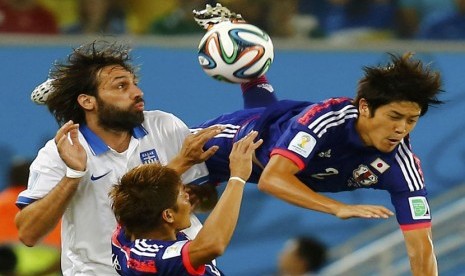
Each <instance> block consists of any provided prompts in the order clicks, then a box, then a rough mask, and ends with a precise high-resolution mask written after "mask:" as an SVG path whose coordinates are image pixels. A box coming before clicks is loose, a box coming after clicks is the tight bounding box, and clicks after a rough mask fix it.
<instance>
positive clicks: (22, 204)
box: [16, 196, 37, 209]
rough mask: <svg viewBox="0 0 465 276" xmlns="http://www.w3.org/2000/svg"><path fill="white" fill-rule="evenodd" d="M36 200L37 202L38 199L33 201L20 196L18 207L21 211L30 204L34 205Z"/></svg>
mask: <svg viewBox="0 0 465 276" xmlns="http://www.w3.org/2000/svg"><path fill="white" fill-rule="evenodd" d="M36 200H37V199H32V198H28V197H24V196H20V197H18V199H17V200H16V206H17V207H18V208H19V209H23V208H24V207H26V206H28V205H29V204H31V203H34V202H35V201H36Z"/></svg>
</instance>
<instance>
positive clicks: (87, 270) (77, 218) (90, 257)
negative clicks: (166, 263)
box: [17, 111, 208, 276]
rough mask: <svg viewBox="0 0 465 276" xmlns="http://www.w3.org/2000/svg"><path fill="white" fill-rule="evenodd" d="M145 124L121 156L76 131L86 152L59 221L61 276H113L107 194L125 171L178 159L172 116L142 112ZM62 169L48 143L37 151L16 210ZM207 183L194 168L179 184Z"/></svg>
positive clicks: (177, 126) (182, 132) (112, 224)
mask: <svg viewBox="0 0 465 276" xmlns="http://www.w3.org/2000/svg"><path fill="white" fill-rule="evenodd" d="M144 115H145V120H144V122H143V123H142V125H141V126H138V127H136V128H134V131H133V137H132V138H131V141H130V143H129V147H128V149H127V150H126V151H125V152H122V153H118V152H116V151H114V150H113V149H111V148H109V147H108V146H107V145H106V144H105V143H104V142H103V141H102V140H101V139H100V138H99V137H98V136H96V135H95V134H94V133H93V132H92V131H90V129H89V128H87V127H86V126H81V127H80V129H79V130H80V131H79V132H80V133H79V141H80V142H81V144H82V145H83V147H84V149H85V150H86V152H87V174H86V175H85V176H84V177H82V179H81V182H80V183H79V187H78V190H77V191H76V194H75V195H74V197H73V198H72V200H71V202H70V204H69V206H68V208H67V209H66V211H65V213H64V215H63V219H62V230H61V235H62V258H61V260H62V270H63V275H73V276H75V275H99V276H100V275H115V274H116V271H115V269H114V268H113V266H112V263H111V234H112V232H113V231H114V230H115V228H116V220H115V218H114V214H113V212H112V210H111V207H110V200H109V197H108V192H109V191H110V188H111V186H112V185H113V184H115V183H117V182H118V180H119V179H120V178H121V176H122V175H123V174H124V173H126V172H127V171H129V170H130V169H132V168H134V167H136V166H138V165H140V164H143V163H152V162H157V161H159V162H161V163H162V164H167V163H168V161H170V160H171V159H172V158H173V157H174V156H175V155H176V154H178V153H179V151H180V149H181V147H182V143H183V140H184V138H185V137H186V136H187V135H188V134H189V129H188V128H187V126H186V125H185V124H184V123H183V122H182V121H181V120H179V119H178V118H177V117H175V116H174V115H172V114H169V113H165V112H162V111H145V112H144ZM65 171H66V165H65V164H64V162H63V161H62V160H61V158H60V156H59V155H58V151H57V147H56V145H55V142H54V141H53V140H50V141H48V142H47V144H46V145H45V146H44V147H43V148H42V149H41V150H40V151H39V153H38V156H37V157H36V159H35V160H34V162H33V163H32V165H31V173H30V177H29V183H28V189H27V190H25V191H24V192H22V193H21V194H20V195H19V197H18V201H17V204H18V206H20V207H24V206H26V205H28V204H30V203H32V202H34V201H36V200H38V199H40V198H43V197H45V196H46V195H47V194H48V193H49V192H50V190H52V189H53V188H54V187H55V186H56V185H57V184H58V183H59V182H60V181H61V179H62V178H63V177H64V175H65ZM207 177H208V171H207V168H206V166H205V165H204V164H200V165H196V166H194V167H192V168H191V169H190V170H189V171H187V172H186V173H185V174H184V175H183V176H182V179H183V182H184V183H192V182H195V183H202V182H205V180H206V179H207ZM191 221H192V222H193V226H194V227H196V229H194V231H192V229H190V230H189V231H188V233H189V235H190V236H191V238H193V236H194V235H195V234H196V232H198V230H199V229H200V227H201V224H200V222H199V221H198V220H197V218H195V217H193V218H192V219H191Z"/></svg>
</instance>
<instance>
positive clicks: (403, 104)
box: [378, 101, 421, 117]
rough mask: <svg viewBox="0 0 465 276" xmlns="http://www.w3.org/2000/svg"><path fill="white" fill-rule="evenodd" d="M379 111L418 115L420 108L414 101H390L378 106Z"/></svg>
mask: <svg viewBox="0 0 465 276" xmlns="http://www.w3.org/2000/svg"><path fill="white" fill-rule="evenodd" d="M378 110H380V111H384V112H392V113H398V114H401V115H406V116H413V117H414V116H420V113H421V108H420V105H419V104H417V103H416V102H410V101H399V102H391V103H388V104H386V105H383V106H380V107H379V108H378Z"/></svg>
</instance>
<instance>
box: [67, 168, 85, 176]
mask: <svg viewBox="0 0 465 276" xmlns="http://www.w3.org/2000/svg"><path fill="white" fill-rule="evenodd" d="M86 173H87V169H86V170H84V171H77V170H75V169H71V168H70V167H68V166H66V177H68V178H81V177H83V176H84V175H86Z"/></svg>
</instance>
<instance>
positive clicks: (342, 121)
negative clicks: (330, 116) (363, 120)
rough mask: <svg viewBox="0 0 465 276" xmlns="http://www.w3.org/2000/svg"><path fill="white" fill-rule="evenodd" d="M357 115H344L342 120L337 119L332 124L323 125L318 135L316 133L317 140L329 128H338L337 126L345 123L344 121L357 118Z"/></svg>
mask: <svg viewBox="0 0 465 276" xmlns="http://www.w3.org/2000/svg"><path fill="white" fill-rule="evenodd" d="M357 116H358V114H346V116H344V118H342V119H339V120H338V121H335V122H332V123H330V124H327V125H325V128H324V129H322V130H321V131H320V132H319V133H316V134H317V136H318V138H321V136H323V134H325V133H326V132H327V131H328V129H329V128H331V127H334V126H338V125H341V124H343V123H344V122H345V120H346V119H349V118H357Z"/></svg>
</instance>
